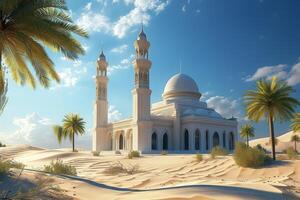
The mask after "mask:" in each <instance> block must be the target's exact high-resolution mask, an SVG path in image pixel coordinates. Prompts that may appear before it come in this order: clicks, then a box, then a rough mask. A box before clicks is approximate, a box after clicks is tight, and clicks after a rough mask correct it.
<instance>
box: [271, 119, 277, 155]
mask: <svg viewBox="0 0 300 200" xmlns="http://www.w3.org/2000/svg"><path fill="white" fill-rule="evenodd" d="M269 131H270V137H271V141H272V157H273V160H276V152H275V136H274V124H273V117H272V116H271V115H270V116H269Z"/></svg>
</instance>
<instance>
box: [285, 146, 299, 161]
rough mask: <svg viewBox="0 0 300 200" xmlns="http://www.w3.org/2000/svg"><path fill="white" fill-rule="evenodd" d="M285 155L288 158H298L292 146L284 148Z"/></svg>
mask: <svg viewBox="0 0 300 200" xmlns="http://www.w3.org/2000/svg"><path fill="white" fill-rule="evenodd" d="M285 151H286V155H287V156H288V157H289V159H297V158H298V152H297V151H296V150H295V149H293V147H288V148H287V149H286V150H285Z"/></svg>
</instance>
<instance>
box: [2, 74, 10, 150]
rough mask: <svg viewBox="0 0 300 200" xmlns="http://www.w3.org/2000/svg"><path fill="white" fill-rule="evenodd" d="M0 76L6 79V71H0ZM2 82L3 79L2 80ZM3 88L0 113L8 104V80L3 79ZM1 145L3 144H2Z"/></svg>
mask: <svg viewBox="0 0 300 200" xmlns="http://www.w3.org/2000/svg"><path fill="white" fill-rule="evenodd" d="M0 74H1V75H0V78H1V77H2V78H4V79H5V71H0ZM0 82H1V81H0ZM3 84H4V85H3V86H2V87H3V90H2V91H0V115H1V114H2V113H3V110H4V108H5V106H6V104H7V101H8V98H7V96H6V94H7V80H4V81H3ZM0 146H1V145H0Z"/></svg>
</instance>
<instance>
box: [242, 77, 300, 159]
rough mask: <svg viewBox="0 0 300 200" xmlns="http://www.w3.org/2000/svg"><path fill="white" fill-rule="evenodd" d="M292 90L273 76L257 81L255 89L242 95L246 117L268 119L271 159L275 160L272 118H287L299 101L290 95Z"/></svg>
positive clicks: (283, 119) (291, 115)
mask: <svg viewBox="0 0 300 200" xmlns="http://www.w3.org/2000/svg"><path fill="white" fill-rule="evenodd" d="M292 92H294V89H293V88H292V87H291V86H289V85H287V83H286V82H283V81H278V79H277V78H276V77H273V78H272V80H270V81H269V80H259V81H257V82H256V90H249V91H247V93H246V94H245V97H244V99H245V103H246V115H247V117H248V119H250V120H254V121H255V122H259V121H260V120H261V119H264V118H266V119H267V120H268V124H269V132H270V138H271V140H272V157H273V160H276V151H275V134H274V120H276V119H279V120H281V121H285V120H289V119H290V118H292V117H293V113H294V112H295V108H296V107H297V106H298V105H299V101H298V100H297V99H295V98H293V97H291V96H290V95H291V93H292Z"/></svg>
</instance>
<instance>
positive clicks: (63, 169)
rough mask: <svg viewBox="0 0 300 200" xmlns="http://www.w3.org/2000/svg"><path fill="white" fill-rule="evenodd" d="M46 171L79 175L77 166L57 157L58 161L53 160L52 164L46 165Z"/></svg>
mask: <svg viewBox="0 0 300 200" xmlns="http://www.w3.org/2000/svg"><path fill="white" fill-rule="evenodd" d="M44 171H45V172H48V173H51V174H60V175H73V176H75V175H77V172H76V168H75V167H73V166H71V165H68V164H65V163H64V162H63V161H62V160H59V159H57V160H56V161H53V160H52V161H51V163H50V165H45V166H44Z"/></svg>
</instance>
